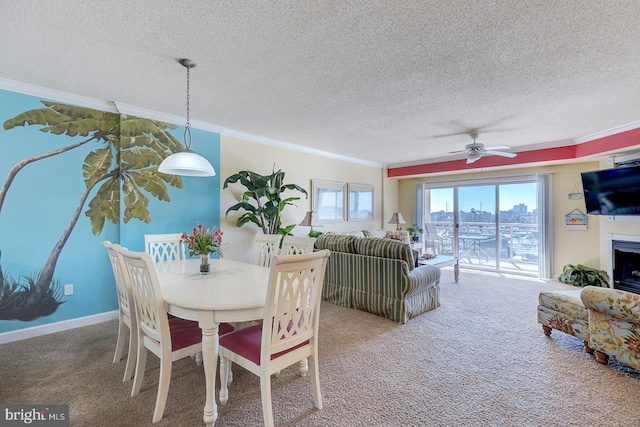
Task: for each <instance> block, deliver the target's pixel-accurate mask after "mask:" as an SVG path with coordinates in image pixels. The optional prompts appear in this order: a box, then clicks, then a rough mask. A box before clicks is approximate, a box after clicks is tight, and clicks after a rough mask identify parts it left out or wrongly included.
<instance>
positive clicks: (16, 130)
mask: <svg viewBox="0 0 640 427" xmlns="http://www.w3.org/2000/svg"><path fill="white" fill-rule="evenodd" d="M43 100H44V99H43V98H39V97H34V96H30V95H24V94H20V93H15V92H11V91H3V90H0V123H3V124H4V123H5V122H6V121H7V120H9V119H13V118H14V117H16V116H18V115H20V114H21V113H24V112H27V111H30V110H36V109H43V108H44V107H45V106H44V105H43V103H42V101H43ZM44 101H50V102H55V101H52V100H44ZM60 104H64V103H60ZM115 116H118V115H117V114H115ZM43 127H44V126H42V125H31V126H29V125H26V126H16V127H13V128H11V129H5V127H2V128H0V188H1V187H2V186H3V185H4V186H6V185H7V184H8V177H9V174H10V171H11V170H12V168H14V167H15V166H16V165H18V164H19V163H20V162H23V161H24V160H25V159H33V158H37V156H41V155H42V154H43V153H49V152H53V151H55V150H62V149H64V148H65V147H70V146H72V145H74V144H77V143H79V142H81V141H84V140H86V139H87V136H82V135H80V134H78V135H75V136H69V135H66V134H60V135H56V134H54V133H52V132H44V131H43V130H42V129H43ZM169 132H170V133H171V134H172V135H173V136H174V137H175V138H176V139H177V140H178V141H180V142H182V138H183V134H184V127H183V126H175V129H171V130H170V131H169ZM192 134H193V144H192V149H193V150H194V151H196V152H197V153H198V154H200V155H202V156H203V157H205V158H206V159H207V160H209V161H210V162H211V164H212V165H213V167H214V169H215V170H216V171H219V170H220V135H219V134H217V133H214V132H209V131H204V130H199V129H192ZM106 147H108V144H107V143H106V142H105V141H99V140H92V141H89V142H87V143H86V144H83V145H80V146H78V147H76V148H73V149H69V150H68V151H65V152H61V153H59V154H55V155H52V156H49V157H46V158H42V159H40V160H37V161H33V162H31V163H29V164H27V165H26V166H25V167H24V168H22V169H21V170H20V171H19V172H18V173H17V174H16V175H15V178H14V179H13V181H12V182H11V183H10V186H9V187H8V190H7V191H6V198H5V199H4V202H3V204H2V206H1V210H0V251H1V255H0V267H1V268H2V272H3V274H4V277H5V280H4V284H5V290H4V291H2V292H3V294H4V295H3V294H0V315H1V314H2V312H3V310H8V309H9V308H10V307H7V306H6V305H5V306H2V304H3V301H5V302H6V301H7V299H6V297H7V292H8V291H7V289H6V286H7V283H9V282H10V283H19V284H20V285H18V288H17V289H14V291H16V290H17V291H20V286H28V280H29V279H27V278H28V277H36V275H37V273H38V272H39V271H40V270H41V269H42V268H43V266H44V265H45V263H46V261H47V259H48V258H49V256H50V255H51V254H52V252H53V250H54V248H55V247H56V244H57V243H58V242H59V239H60V238H61V236H63V235H64V232H65V230H66V229H67V228H68V227H70V225H72V227H73V228H72V231H71V233H70V234H69V236H68V240H67V241H66V242H65V243H64V246H63V247H62V249H61V250H60V252H59V257H58V259H57V263H56V264H55V272H54V275H53V280H54V282H56V283H58V284H59V285H60V286H61V289H60V293H62V287H63V286H64V285H65V284H69V283H72V284H73V285H74V294H73V295H71V296H61V297H60V299H61V301H63V303H62V304H61V305H59V306H58V307H57V309H56V310H55V311H54V312H53V313H52V314H48V315H45V316H41V317H37V318H35V319H34V320H29V321H25V320H15V319H5V320H0V333H2V332H8V331H13V330H18V329H22V328H27V327H32V326H38V325H44V324H48V323H52V322H59V321H63V320H69V319H74V318H78V317H83V316H90V315H94V314H98V313H103V312H107V311H111V310H116V309H117V306H118V303H117V296H116V292H115V283H114V279H113V273H112V271H111V266H110V264H109V261H108V258H107V255H106V251H105V249H104V247H103V246H102V242H103V241H104V240H110V241H112V242H119V243H121V244H122V245H123V246H126V247H128V248H129V249H131V250H135V251H142V250H144V247H143V246H144V245H143V235H144V234H146V233H175V232H182V231H190V230H191V229H192V228H193V227H194V226H195V225H196V224H198V223H202V224H203V225H207V226H219V224H220V217H219V215H220V178H219V176H215V177H210V178H194V177H182V184H183V188H174V187H171V186H167V187H168V195H169V198H170V201H161V200H158V199H157V198H156V197H154V195H152V194H151V192H148V191H142V192H141V193H142V194H143V195H144V196H145V197H147V198H148V199H149V204H148V212H149V216H148V220H149V222H148V223H147V222H144V221H141V220H138V219H135V218H134V219H131V220H130V221H128V222H127V223H126V224H125V223H124V221H123V216H122V211H123V209H124V208H125V203H124V201H123V200H122V192H120V194H119V195H118V197H119V198H120V201H121V203H120V221H119V224H114V223H112V222H110V221H105V223H104V227H103V228H102V230H101V232H100V233H99V234H98V235H94V233H93V232H92V223H91V220H90V218H89V217H88V216H87V215H86V212H87V211H88V210H89V203H90V202H91V200H92V199H94V198H95V197H96V194H97V191H98V188H99V185H96V187H95V188H93V187H92V188H91V190H90V191H89V193H88V197H87V198H86V200H84V201H83V199H82V197H83V194H84V193H85V191H86V190H87V184H86V180H85V175H84V172H85V171H84V170H83V164H84V163H85V162H86V159H87V158H88V157H87V156H88V155H89V154H90V153H92V152H95V151H96V150H102V152H104V151H105V148H106ZM114 147H115V145H114ZM115 151H117V147H116V149H115ZM117 165H118V163H117V162H116V159H115V158H114V159H113V162H112V164H111V165H110V166H109V167H110V169H111V170H113V169H117ZM150 168H151V169H154V168H157V165H153V164H152V165H151V166H150ZM152 173H155V171H152ZM119 187H120V188H122V186H121V185H120V186H119ZM78 209H79V210H80V211H79V212H80V213H79V216H78V218H77V222H75V224H72V223H71V222H72V219H73V218H74V215H75V214H76V212H77V210H78ZM9 277H10V278H12V280H11V281H8V280H7V278H9ZM3 298H4V300H3ZM5 312H6V311H5ZM5 317H6V316H5Z"/></svg>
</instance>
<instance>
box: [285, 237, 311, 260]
mask: <svg viewBox="0 0 640 427" xmlns="http://www.w3.org/2000/svg"><path fill="white" fill-rule="evenodd" d="M315 243H316V239H315V238H314V237H295V236H284V239H282V248H280V255H302V254H310V253H311V252H313V248H314V245H315Z"/></svg>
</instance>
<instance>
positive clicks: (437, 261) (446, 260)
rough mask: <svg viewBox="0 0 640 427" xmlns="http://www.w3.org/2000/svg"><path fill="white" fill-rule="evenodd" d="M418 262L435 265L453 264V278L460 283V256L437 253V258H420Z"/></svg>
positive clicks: (445, 265)
mask: <svg viewBox="0 0 640 427" xmlns="http://www.w3.org/2000/svg"><path fill="white" fill-rule="evenodd" d="M418 264H420V265H435V266H436V267H447V266H450V265H453V278H454V280H455V282H456V283H458V277H459V276H460V263H459V262H458V257H455V256H449V255H436V256H435V258H430V259H424V258H422V259H421V258H418Z"/></svg>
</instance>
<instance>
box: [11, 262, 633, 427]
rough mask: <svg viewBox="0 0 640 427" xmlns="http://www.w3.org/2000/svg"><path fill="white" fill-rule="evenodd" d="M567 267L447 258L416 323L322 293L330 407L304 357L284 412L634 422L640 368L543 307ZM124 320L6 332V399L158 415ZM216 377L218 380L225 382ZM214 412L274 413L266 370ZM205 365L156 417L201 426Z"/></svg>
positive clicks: (228, 420)
mask: <svg viewBox="0 0 640 427" xmlns="http://www.w3.org/2000/svg"><path fill="white" fill-rule="evenodd" d="M563 289H575V288H573V287H571V286H568V285H564V284H561V283H558V282H555V281H542V280H534V279H525V278H519V277H508V276H504V275H498V274H493V273H479V272H469V271H466V270H463V271H462V272H461V274H460V282H459V283H454V281H453V272H452V270H451V269H450V268H445V269H443V275H442V280H441V290H442V293H441V303H442V306H441V307H439V308H438V309H436V310H433V311H430V312H427V313H424V314H422V315H420V316H418V317H416V318H414V319H411V320H410V321H409V322H408V323H407V324H405V325H398V324H396V323H393V322H392V321H390V320H387V319H383V318H381V317H378V316H374V315H371V314H369V313H365V312H362V311H358V310H354V309H348V308H343V307H338V306H335V305H332V304H330V303H326V302H323V303H322V309H321V314H320V318H321V324H320V380H321V387H322V394H323V403H324V408H323V409H322V410H317V409H316V408H315V407H314V406H313V400H312V395H311V387H310V382H309V379H308V378H307V377H304V378H303V377H299V376H298V375H297V374H296V371H295V367H292V368H288V369H285V370H283V371H282V373H281V374H280V376H279V377H274V378H272V392H273V412H274V418H275V423H276V425H280V426H363V427H364V426H367V427H370V426H584V425H602V426H605V425H606V426H631V425H638V423H639V420H640V405H638V396H639V395H640V393H639V392H640V373H639V372H638V371H635V370H633V369H630V368H627V367H625V366H623V365H621V364H619V363H618V362H616V361H615V360H610V362H609V365H608V366H605V365H601V364H599V363H597V362H596V361H595V358H594V356H592V355H589V354H587V353H586V352H585V351H584V348H583V346H582V342H581V341H580V340H578V339H576V338H574V337H572V336H569V335H565V334H563V333H561V332H557V331H554V332H553V334H552V336H551V337H546V336H544V334H543V333H542V328H541V326H540V325H539V324H538V323H537V320H536V307H537V297H538V294H539V292H540V291H543V290H563ZM116 335H117V322H116V321H110V322H105V323H102V324H98V325H92V326H88V327H83V328H78V329H74V330H69V331H64V332H59V333H55V334H51V335H47V336H42V337H37V338H32V339H28V340H24V341H19V342H13V343H8V344H4V345H0V403H4V404H69V405H70V420H71V426H148V425H151V417H152V412H153V406H154V404H155V397H156V391H157V385H158V383H157V382H158V368H159V363H158V359H157V358H156V357H155V356H154V355H153V354H149V356H148V363H147V371H146V375H145V377H144V383H143V385H142V391H141V393H140V394H139V395H138V396H136V397H131V396H130V392H131V382H127V383H123V382H122V375H123V372H124V367H125V363H124V360H123V361H122V362H120V363H117V364H113V363H112V358H113V351H114V347H115V342H116ZM217 388H218V384H216V389H217ZM229 394H230V397H229V402H228V403H227V404H226V405H219V406H218V414H219V417H218V421H217V422H216V426H259V425H262V408H261V404H260V385H259V380H258V378H257V377H255V376H254V375H252V374H250V373H249V372H247V371H244V370H243V369H242V368H239V367H237V366H234V381H233V383H232V384H231V386H230V388H229ZM203 406H204V372H203V369H202V367H201V366H197V365H196V364H195V363H194V362H193V361H192V360H191V359H183V360H181V361H178V362H176V363H174V366H173V371H172V377H171V387H170V389H169V397H168V399H167V405H166V409H165V412H164V418H163V419H162V420H161V421H160V422H159V423H157V424H156V425H157V426H172V427H176V426H178V427H180V426H199V425H203V423H202V410H203Z"/></svg>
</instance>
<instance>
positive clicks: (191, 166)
mask: <svg viewBox="0 0 640 427" xmlns="http://www.w3.org/2000/svg"><path fill="white" fill-rule="evenodd" d="M158 172H162V173H168V174H171V175H182V176H215V175H216V171H215V170H213V166H211V163H209V161H208V160H207V159H205V158H204V157H202V156H200V155H199V154H196V153H194V152H193V151H191V150H184V151H180V152H179V153H174V154H172V155H170V156H169V157H167V158H166V159H164V160H163V161H162V163H160V166H159V167H158Z"/></svg>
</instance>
